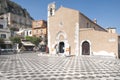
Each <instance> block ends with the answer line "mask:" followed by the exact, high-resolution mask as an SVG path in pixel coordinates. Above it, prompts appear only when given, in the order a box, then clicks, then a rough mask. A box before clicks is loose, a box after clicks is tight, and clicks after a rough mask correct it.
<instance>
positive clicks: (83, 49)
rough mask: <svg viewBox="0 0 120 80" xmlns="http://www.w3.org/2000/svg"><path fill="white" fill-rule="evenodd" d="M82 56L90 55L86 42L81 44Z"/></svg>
mask: <svg viewBox="0 0 120 80" xmlns="http://www.w3.org/2000/svg"><path fill="white" fill-rule="evenodd" d="M82 55H90V44H89V42H88V41H84V42H83V43H82Z"/></svg>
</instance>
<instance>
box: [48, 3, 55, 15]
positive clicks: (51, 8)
mask: <svg viewBox="0 0 120 80" xmlns="http://www.w3.org/2000/svg"><path fill="white" fill-rule="evenodd" d="M55 10H56V5H55V2H53V3H50V4H49V5H48V17H50V16H53V15H55Z"/></svg>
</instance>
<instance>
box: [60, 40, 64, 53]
mask: <svg viewBox="0 0 120 80" xmlns="http://www.w3.org/2000/svg"><path fill="white" fill-rule="evenodd" d="M64 46H65V44H64V42H60V43H59V53H64Z"/></svg>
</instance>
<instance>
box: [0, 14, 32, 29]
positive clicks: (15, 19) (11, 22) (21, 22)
mask: <svg viewBox="0 0 120 80" xmlns="http://www.w3.org/2000/svg"><path fill="white" fill-rule="evenodd" d="M0 17H1V18H4V19H6V20H7V25H8V27H9V28H17V29H19V28H31V27H32V19H30V18H28V17H24V16H20V15H17V14H13V13H10V12H9V13H6V14H3V15H0Z"/></svg>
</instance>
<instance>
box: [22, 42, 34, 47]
mask: <svg viewBox="0 0 120 80" xmlns="http://www.w3.org/2000/svg"><path fill="white" fill-rule="evenodd" d="M22 44H23V45H24V46H35V45H34V44H33V43H31V42H22Z"/></svg>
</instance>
